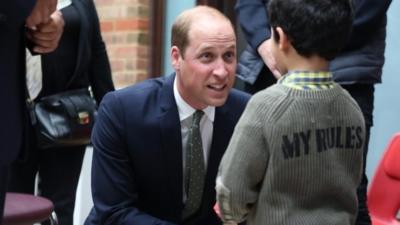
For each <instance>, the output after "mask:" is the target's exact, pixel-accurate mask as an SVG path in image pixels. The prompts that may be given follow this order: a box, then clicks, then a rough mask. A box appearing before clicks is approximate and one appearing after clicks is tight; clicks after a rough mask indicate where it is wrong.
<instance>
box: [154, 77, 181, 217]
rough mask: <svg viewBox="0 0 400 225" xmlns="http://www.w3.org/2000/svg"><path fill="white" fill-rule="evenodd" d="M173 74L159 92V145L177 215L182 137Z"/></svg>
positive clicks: (169, 193) (179, 196)
mask: <svg viewBox="0 0 400 225" xmlns="http://www.w3.org/2000/svg"><path fill="white" fill-rule="evenodd" d="M174 77H175V76H170V77H167V78H166V81H165V82H164V85H163V87H162V90H161V92H160V104H161V114H160V118H159V124H160V130H161V142H162V144H161V147H162V154H163V155H162V156H163V159H164V168H165V170H166V171H165V174H166V182H167V191H168V192H167V193H166V194H168V195H169V199H170V200H171V201H172V202H170V203H171V205H170V206H171V207H172V208H173V209H174V210H176V211H177V212H179V213H178V215H180V211H181V209H182V207H183V203H182V196H183V195H182V171H183V168H182V138H181V129H180V121H179V114H178V109H177V106H176V102H175V98H174V93H173V81H174ZM175 215H176V214H175Z"/></svg>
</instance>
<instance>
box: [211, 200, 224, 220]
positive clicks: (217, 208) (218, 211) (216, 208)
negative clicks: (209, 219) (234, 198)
mask: <svg viewBox="0 0 400 225" xmlns="http://www.w3.org/2000/svg"><path fill="white" fill-rule="evenodd" d="M213 209H214V212H215V213H216V214H217V216H218V217H219V218H222V217H221V211H220V210H219V205H218V202H216V203H215V205H214V208H213Z"/></svg>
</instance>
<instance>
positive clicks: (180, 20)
mask: <svg viewBox="0 0 400 225" xmlns="http://www.w3.org/2000/svg"><path fill="white" fill-rule="evenodd" d="M200 16H207V17H210V18H217V19H223V20H226V21H229V22H230V20H229V19H228V18H227V17H226V16H225V15H224V14H222V13H221V12H220V11H218V10H217V9H215V8H212V7H209V6H204V5H203V6H196V7H194V8H192V9H188V10H185V11H183V12H182V13H181V14H179V16H178V17H177V18H176V20H175V22H174V24H173V25H172V29H171V46H177V47H178V48H179V50H180V51H181V54H182V57H183V55H184V53H185V50H186V47H187V46H188V45H189V31H190V28H191V26H192V23H193V22H195V21H196V20H198V19H199V18H200ZM210 22H211V23H212V21H210ZM231 25H232V24H231ZM232 28H233V26H232Z"/></svg>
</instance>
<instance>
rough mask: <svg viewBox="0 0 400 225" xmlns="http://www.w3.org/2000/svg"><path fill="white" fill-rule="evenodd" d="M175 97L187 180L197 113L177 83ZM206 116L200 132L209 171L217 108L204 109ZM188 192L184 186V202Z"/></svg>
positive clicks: (201, 123)
mask: <svg viewBox="0 0 400 225" xmlns="http://www.w3.org/2000/svg"><path fill="white" fill-rule="evenodd" d="M174 97H175V102H176V105H177V107H178V113H179V119H180V122H181V136H182V162H183V167H182V168H183V177H182V178H183V180H185V168H186V157H185V156H186V145H187V142H188V137H189V129H190V126H191V124H192V119H193V118H192V117H193V113H194V112H195V111H196V109H194V108H193V107H191V106H190V105H189V104H188V103H186V102H185V100H183V98H182V96H181V95H180V94H179V91H178V87H177V81H176V78H175V81H174ZM203 112H204V116H203V117H202V118H201V120H200V132H201V140H202V144H203V154H204V163H205V168H206V169H207V163H208V156H209V155H210V149H211V141H212V136H213V131H214V129H213V128H214V118H215V107H214V106H208V107H207V108H205V109H203ZM185 193H186V190H185V185H183V195H184V196H183V201H184V202H185V201H186V194H185Z"/></svg>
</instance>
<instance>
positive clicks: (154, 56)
mask: <svg viewBox="0 0 400 225" xmlns="http://www.w3.org/2000/svg"><path fill="white" fill-rule="evenodd" d="M150 2H151V18H150V20H151V30H150V43H149V44H150V45H149V49H150V50H149V51H150V62H149V67H148V77H149V78H152V77H159V76H161V75H162V74H163V69H162V63H163V61H162V60H163V58H162V56H163V52H162V49H163V33H164V17H165V16H164V15H165V13H164V9H165V3H164V1H158V0H153V1H150Z"/></svg>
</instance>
